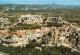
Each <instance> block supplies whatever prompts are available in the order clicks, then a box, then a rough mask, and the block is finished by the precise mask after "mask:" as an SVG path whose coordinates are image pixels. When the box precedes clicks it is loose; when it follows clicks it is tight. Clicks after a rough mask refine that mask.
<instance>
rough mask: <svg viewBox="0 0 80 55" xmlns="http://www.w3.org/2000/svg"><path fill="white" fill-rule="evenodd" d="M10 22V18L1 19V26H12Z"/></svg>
mask: <svg viewBox="0 0 80 55" xmlns="http://www.w3.org/2000/svg"><path fill="white" fill-rule="evenodd" d="M10 23H11V22H10V20H9V19H8V18H3V17H1V18H0V25H5V24H10Z"/></svg>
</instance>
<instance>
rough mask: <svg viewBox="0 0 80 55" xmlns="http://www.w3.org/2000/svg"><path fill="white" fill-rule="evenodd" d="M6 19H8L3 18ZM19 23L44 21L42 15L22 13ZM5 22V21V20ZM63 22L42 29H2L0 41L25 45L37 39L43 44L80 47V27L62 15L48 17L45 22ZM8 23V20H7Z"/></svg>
mask: <svg viewBox="0 0 80 55" xmlns="http://www.w3.org/2000/svg"><path fill="white" fill-rule="evenodd" d="M4 20H8V19H7V18H6V19H3V21H4ZM18 21H19V22H18V23H23V24H38V23H43V19H42V18H41V16H40V15H30V14H28V15H22V16H21V17H20V18H18ZM4 22H5V21H4ZM48 22H51V23H52V22H53V23H56V22H57V23H62V24H63V25H62V27H55V26H52V27H41V28H40V29H28V30H15V32H10V30H0V43H1V44H2V45H4V46H13V47H18V46H21V47H25V46H26V44H29V42H30V41H32V40H34V39H35V40H36V41H37V43H41V44H42V46H56V45H57V46H61V45H64V46H66V47H69V48H72V47H75V46H77V47H78V48H80V28H78V27H74V26H73V25H72V24H71V23H69V22H67V21H64V20H62V18H61V17H48V18H47V20H46V21H45V23H48ZM5 23H6V22H5ZM6 24H7V23H6Z"/></svg>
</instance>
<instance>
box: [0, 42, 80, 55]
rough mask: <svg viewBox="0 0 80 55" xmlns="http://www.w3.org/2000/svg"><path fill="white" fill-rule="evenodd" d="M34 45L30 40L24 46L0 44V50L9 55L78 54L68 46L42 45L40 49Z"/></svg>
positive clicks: (78, 54)
mask: <svg viewBox="0 0 80 55" xmlns="http://www.w3.org/2000/svg"><path fill="white" fill-rule="evenodd" d="M35 47H36V45H35V44H34V43H33V42H32V43H30V44H28V45H27V46H26V47H23V48H21V47H15V48H14V47H5V46H3V45H1V44H0V51H2V52H5V53H8V54H10V55H80V53H77V52H71V49H70V48H67V47H64V46H60V47H47V48H45V47H42V50H41V51H40V50H39V49H36V48H35Z"/></svg>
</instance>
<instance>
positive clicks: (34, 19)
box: [18, 14, 43, 24]
mask: <svg viewBox="0 0 80 55" xmlns="http://www.w3.org/2000/svg"><path fill="white" fill-rule="evenodd" d="M18 21H19V22H20V23H23V24H40V23H43V19H42V18H41V16H40V15H31V14H27V15H21V17H20V18H18Z"/></svg>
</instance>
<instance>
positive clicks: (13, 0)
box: [0, 0, 80, 5]
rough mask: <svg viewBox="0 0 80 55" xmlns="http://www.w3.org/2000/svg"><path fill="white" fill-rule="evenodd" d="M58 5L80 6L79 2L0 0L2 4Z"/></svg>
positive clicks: (62, 0) (75, 0)
mask: <svg viewBox="0 0 80 55" xmlns="http://www.w3.org/2000/svg"><path fill="white" fill-rule="evenodd" d="M53 3H54V4H58V5H80V1H79V0H67V1H65V0H58V1H56V0H47V1H46V0H34V1H33V0H11V1H10V0H0V4H53Z"/></svg>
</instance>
